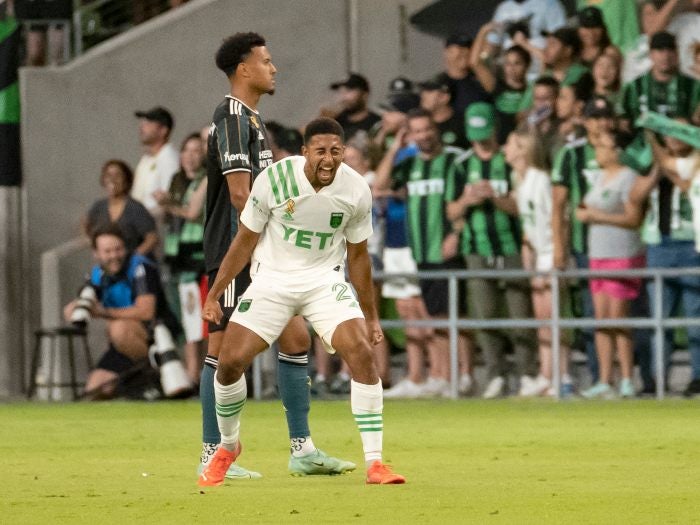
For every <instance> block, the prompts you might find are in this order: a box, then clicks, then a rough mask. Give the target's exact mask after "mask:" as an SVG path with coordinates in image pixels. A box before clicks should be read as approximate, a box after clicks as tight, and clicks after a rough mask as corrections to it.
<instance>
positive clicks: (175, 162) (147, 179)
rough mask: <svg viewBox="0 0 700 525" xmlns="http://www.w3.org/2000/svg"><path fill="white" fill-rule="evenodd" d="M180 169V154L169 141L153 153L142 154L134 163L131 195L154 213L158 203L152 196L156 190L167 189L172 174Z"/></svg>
mask: <svg viewBox="0 0 700 525" xmlns="http://www.w3.org/2000/svg"><path fill="white" fill-rule="evenodd" d="M179 169H180V155H179V153H178V152H177V149H175V146H173V145H172V144H170V143H169V142H168V143H167V144H165V145H164V146H163V147H162V148H160V150H158V153H156V154H155V155H148V154H144V155H143V157H141V160H139V163H138V164H137V165H136V171H135V172H134V185H133V186H132V188H131V196H132V197H133V198H134V199H136V200H137V201H139V202H140V203H141V204H143V205H144V206H145V207H146V209H147V210H148V211H149V212H151V213H152V214H154V213H155V212H157V210H158V203H157V202H156V200H155V199H154V198H153V192H154V191H156V190H161V191H168V189H169V188H170V181H172V179H173V175H175V173H177V171H178V170H179Z"/></svg>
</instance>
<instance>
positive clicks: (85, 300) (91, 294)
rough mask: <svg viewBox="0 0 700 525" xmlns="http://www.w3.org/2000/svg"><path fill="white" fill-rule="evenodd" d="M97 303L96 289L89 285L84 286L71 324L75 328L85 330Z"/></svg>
mask: <svg viewBox="0 0 700 525" xmlns="http://www.w3.org/2000/svg"><path fill="white" fill-rule="evenodd" d="M96 302H97V293H96V292H95V289H94V288H93V287H92V286H91V285H89V284H86V285H85V286H83V287H82V288H81V289H80V292H79V293H78V299H77V300H76V303H75V308H73V313H72V314H71V316H70V322H71V323H72V324H73V326H75V327H76V328H85V327H86V326H87V322H88V321H89V320H90V318H91V317H92V313H91V312H92V309H93V308H94V307H95V303H96Z"/></svg>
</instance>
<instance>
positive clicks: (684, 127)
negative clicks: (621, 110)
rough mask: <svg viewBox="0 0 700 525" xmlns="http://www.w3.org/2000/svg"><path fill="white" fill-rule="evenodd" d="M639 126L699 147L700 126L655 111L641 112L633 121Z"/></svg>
mask: <svg viewBox="0 0 700 525" xmlns="http://www.w3.org/2000/svg"><path fill="white" fill-rule="evenodd" d="M635 125H636V126H637V127H639V128H646V129H650V130H651V131H655V132H656V133H659V134H660V135H667V136H669V137H673V138H676V139H678V140H682V141H683V142H685V143H686V144H690V145H691V146H693V147H694V148H698V149H700V128H699V127H697V126H693V125H691V124H684V123H682V122H676V121H675V120H673V119H672V118H669V117H666V116H664V115H662V114H660V113H656V112H655V111H647V112H646V113H643V114H642V115H641V116H640V117H639V118H638V119H637V121H636V122H635Z"/></svg>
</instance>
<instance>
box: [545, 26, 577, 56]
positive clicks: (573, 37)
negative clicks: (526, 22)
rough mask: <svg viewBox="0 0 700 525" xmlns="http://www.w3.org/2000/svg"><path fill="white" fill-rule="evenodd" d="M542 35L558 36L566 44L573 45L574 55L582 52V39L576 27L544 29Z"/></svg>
mask: <svg viewBox="0 0 700 525" xmlns="http://www.w3.org/2000/svg"><path fill="white" fill-rule="evenodd" d="M542 35H543V36H546V37H552V38H556V39H557V40H559V42H561V43H562V44H564V45H565V46H569V47H571V49H572V50H573V52H574V55H578V54H579V53H580V52H581V39H580V38H579V36H578V31H577V30H576V28H573V27H560V28H559V29H557V30H556V31H542Z"/></svg>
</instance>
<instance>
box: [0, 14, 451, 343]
mask: <svg viewBox="0 0 700 525" xmlns="http://www.w3.org/2000/svg"><path fill="white" fill-rule="evenodd" d="M428 3H430V2H429V0H403V1H400V0H382V1H381V2H377V1H374V0H356V3H355V5H356V6H357V9H358V14H359V21H360V31H359V46H358V49H359V57H358V64H359V70H360V71H361V72H362V73H364V74H366V75H367V76H368V78H370V80H371V82H372V85H373V93H372V103H373V104H376V103H378V102H379V101H380V100H381V99H382V98H383V97H384V95H385V92H386V87H387V85H388V83H389V81H390V80H391V79H392V78H393V77H395V76H397V75H399V74H402V75H405V76H408V77H409V78H414V79H416V80H420V79H423V78H426V77H427V76H429V75H430V74H432V73H434V72H436V71H439V70H440V49H441V43H440V42H439V41H438V40H437V39H434V38H432V37H428V36H424V35H421V34H419V33H417V32H416V31H414V30H413V29H411V28H410V27H409V26H408V22H407V20H406V19H405V18H404V19H402V18H401V13H402V12H403V13H404V14H406V15H410V14H411V13H413V12H415V11H416V10H417V9H419V8H421V7H423V6H424V5H426V4H428ZM351 5H353V3H352V2H351V1H349V0H285V1H280V0H237V1H232V0H194V1H192V2H189V3H187V4H186V5H185V6H183V7H181V8H179V9H176V10H173V11H171V12H168V13H166V14H165V15H162V16H161V17H158V18H156V19H154V20H152V21H149V22H148V23H146V24H143V25H141V26H139V27H137V28H135V29H133V30H131V31H129V32H127V33H125V34H124V35H121V36H119V37H117V38H115V39H112V40H111V41H108V42H106V43H104V44H102V45H100V46H98V47H96V48H94V49H92V50H90V51H89V52H88V53H87V54H85V55H83V56H82V57H80V58H79V59H77V60H75V61H73V62H71V63H70V64H68V65H67V66H64V67H60V68H41V69H38V68H25V69H22V70H21V72H20V83H21V95H22V105H23V108H24V110H23V115H22V153H23V158H24V174H25V188H26V194H27V216H28V220H27V228H28V232H29V234H28V239H27V241H28V255H29V257H28V258H29V261H30V267H29V268H28V269H27V272H26V273H27V275H28V276H29V279H28V282H29V283H30V284H29V285H28V286H29V287H28V290H27V291H26V293H27V294H28V296H29V297H38V296H39V292H40V290H39V284H38V283H39V282H40V275H39V273H40V271H39V259H40V255H41V253H42V252H44V251H46V250H48V249H50V248H52V247H54V246H57V245H59V244H61V243H63V242H65V241H67V240H69V239H72V238H73V237H75V236H76V234H77V233H78V231H79V224H80V219H81V217H82V215H83V214H84V212H85V210H86V208H87V207H88V206H89V205H90V204H91V203H92V202H93V201H94V200H95V199H97V198H99V197H100V196H101V188H100V187H99V183H98V178H99V169H100V166H101V165H102V163H103V162H104V161H105V160H107V159H109V158H115V157H116V158H122V159H124V160H126V161H128V162H129V163H130V164H132V166H135V164H136V162H137V160H138V158H139V157H140V155H141V150H140V145H139V143H138V138H137V133H136V130H137V122H136V119H135V118H134V116H133V112H134V111H135V110H136V109H147V108H149V107H151V106H154V105H157V104H158V105H164V106H166V107H168V108H169V109H170V110H171V111H172V112H173V113H174V115H175V121H176V122H175V130H174V133H173V140H174V142H175V144H179V142H180V140H181V139H182V138H183V137H184V136H185V135H187V134H188V133H189V132H191V131H194V130H198V129H199V128H201V127H202V126H204V125H206V124H207V123H208V122H209V119H210V117H211V114H212V111H213V109H214V107H215V106H216V105H217V104H218V102H219V101H220V100H221V98H222V97H223V96H224V95H225V94H226V93H227V90H228V84H227V80H226V78H225V77H224V76H223V74H221V73H220V72H219V71H218V70H217V69H216V67H215V65H214V61H213V54H214V52H215V50H216V49H217V47H218V45H219V44H220V42H221V40H222V39H223V38H224V37H226V36H228V35H230V34H232V33H234V32H236V31H244V30H254V31H257V32H260V33H261V34H263V35H265V36H266V38H267V40H268V46H269V49H270V51H271V53H272V55H273V60H274V62H275V64H276V66H277V68H278V70H279V72H278V76H277V93H276V94H275V95H274V96H272V97H265V98H264V99H263V100H262V102H261V106H260V109H261V111H262V113H263V115H264V116H265V118H266V119H267V120H272V119H275V120H278V121H280V122H283V123H286V124H289V125H301V124H302V123H304V122H306V121H308V120H309V119H311V118H312V117H314V116H315V115H316V113H317V110H318V108H319V106H320V105H322V104H323V103H326V102H329V101H330V100H331V93H330V92H329V91H328V89H327V87H328V85H329V84H330V83H331V82H332V81H334V80H338V79H341V78H343V77H345V75H346V71H347V68H348V57H349V47H348V41H347V35H348V27H347V20H348V12H349V9H350V6H351ZM401 5H403V6H404V9H403V10H402V8H401ZM402 35H405V38H402ZM402 43H403V44H402ZM84 270H85V269H84V268H75V269H74V271H75V272H76V274H77V275H80V274H82V273H83V272H84ZM56 278H57V279H59V280H61V281H63V280H65V281H66V283H68V282H69V281H73V279H68V278H66V277H65V276H57V277H56ZM65 288H66V290H67V291H66V292H65V294H72V293H73V289H70V290H68V288H69V286H68V284H66V287H65ZM25 314H28V313H26V312H25ZM29 321H30V325H29V327H28V330H29V329H31V328H35V327H37V326H38V324H40V320H39V319H38V316H31V317H30V318H29ZM46 321H47V322H48V321H49V319H47V320H46ZM1 351H3V352H4V351H5V350H1Z"/></svg>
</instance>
